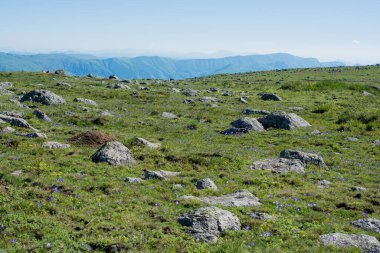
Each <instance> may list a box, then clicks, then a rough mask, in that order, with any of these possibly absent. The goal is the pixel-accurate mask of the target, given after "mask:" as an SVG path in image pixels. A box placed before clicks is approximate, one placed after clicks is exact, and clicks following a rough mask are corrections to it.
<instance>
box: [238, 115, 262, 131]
mask: <svg viewBox="0 0 380 253" xmlns="http://www.w3.org/2000/svg"><path fill="white" fill-rule="evenodd" d="M231 125H232V126H233V127H235V128H245V129H247V130H253V131H257V132H261V131H265V129H264V127H263V126H262V125H261V123H260V122H259V121H258V120H257V119H255V118H248V117H245V118H242V119H238V120H236V121H234V122H232V123H231Z"/></svg>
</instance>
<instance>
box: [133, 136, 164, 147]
mask: <svg viewBox="0 0 380 253" xmlns="http://www.w3.org/2000/svg"><path fill="white" fill-rule="evenodd" d="M133 144H134V145H138V146H144V147H148V148H159V147H161V143H153V142H150V141H147V140H145V139H143V138H140V137H136V138H135V139H134V140H133Z"/></svg>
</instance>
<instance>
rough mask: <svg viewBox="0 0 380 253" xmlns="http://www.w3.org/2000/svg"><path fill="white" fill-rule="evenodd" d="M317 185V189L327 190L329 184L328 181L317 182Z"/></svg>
mask: <svg viewBox="0 0 380 253" xmlns="http://www.w3.org/2000/svg"><path fill="white" fill-rule="evenodd" d="M317 185H318V187H319V188H329V187H330V185H331V182H330V181H328V180H319V181H318V182H317Z"/></svg>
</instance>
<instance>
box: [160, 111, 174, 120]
mask: <svg viewBox="0 0 380 253" xmlns="http://www.w3.org/2000/svg"><path fill="white" fill-rule="evenodd" d="M161 117H164V118H167V119H177V118H178V116H177V115H175V114H173V113H171V112H163V113H162V114H161Z"/></svg>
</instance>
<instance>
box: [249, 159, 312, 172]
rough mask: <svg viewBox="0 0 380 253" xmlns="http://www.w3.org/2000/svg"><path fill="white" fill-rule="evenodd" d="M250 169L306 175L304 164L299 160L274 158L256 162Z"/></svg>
mask: <svg viewBox="0 0 380 253" xmlns="http://www.w3.org/2000/svg"><path fill="white" fill-rule="evenodd" d="M250 169H254V170H270V171H272V172H273V173H288V172H296V173H305V167H304V164H303V163H302V162H301V161H300V160H298V159H285V158H274V159H264V160H261V161H256V162H254V163H253V164H252V165H251V166H250Z"/></svg>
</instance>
